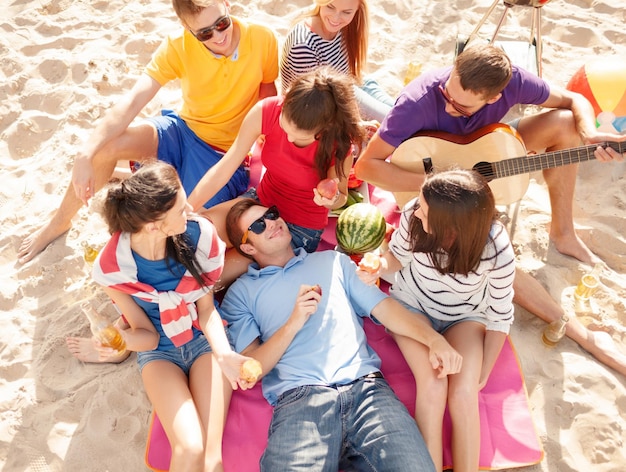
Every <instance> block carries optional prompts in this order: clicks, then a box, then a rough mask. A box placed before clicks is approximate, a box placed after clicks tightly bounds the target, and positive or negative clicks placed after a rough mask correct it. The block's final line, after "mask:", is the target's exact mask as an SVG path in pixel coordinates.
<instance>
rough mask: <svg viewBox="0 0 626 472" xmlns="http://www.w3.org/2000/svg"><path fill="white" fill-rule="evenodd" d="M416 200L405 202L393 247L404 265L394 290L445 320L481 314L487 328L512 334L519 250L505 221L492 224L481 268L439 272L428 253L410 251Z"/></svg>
mask: <svg viewBox="0 0 626 472" xmlns="http://www.w3.org/2000/svg"><path fill="white" fill-rule="evenodd" d="M413 204H414V200H413V201H411V202H409V203H407V205H406V206H405V207H404V210H403V213H402V217H401V219H400V226H399V228H398V230H396V231H395V232H394V234H393V236H392V239H391V242H390V244H389V250H390V251H391V252H392V254H393V255H394V256H395V257H396V259H398V261H400V263H401V264H402V269H401V270H400V271H398V272H397V273H396V274H395V282H394V284H393V286H392V287H391V289H390V294H391V295H392V296H393V297H394V298H397V299H398V300H401V301H403V302H404V303H407V304H408V305H410V306H412V307H415V308H417V309H418V310H420V311H421V312H422V313H425V314H427V315H429V316H431V317H432V318H436V319H439V320H444V321H453V320H459V319H463V318H466V317H469V316H479V317H484V318H486V319H487V329H488V330H492V331H501V332H504V333H508V332H509V329H510V327H511V324H512V323H513V311H514V307H513V279H514V276H515V254H514V253H513V248H512V246H511V242H510V240H509V236H508V234H507V232H506V230H505V229H504V227H503V226H502V224H501V223H499V222H495V223H494V224H493V226H492V228H491V233H490V236H491V238H490V240H489V241H488V242H487V244H486V245H485V248H484V250H483V254H482V258H481V261H480V263H479V265H478V267H477V268H476V269H475V270H474V271H472V272H470V273H469V274H468V275H467V276H463V275H459V274H446V275H442V274H440V273H439V272H438V271H437V270H436V269H435V268H434V267H433V265H432V264H431V262H430V260H429V257H428V256H427V255H426V254H425V253H413V252H411V251H410V250H409V243H408V241H409V233H408V227H409V217H410V216H411V214H412V213H413Z"/></svg>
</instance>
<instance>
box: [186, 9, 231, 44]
mask: <svg viewBox="0 0 626 472" xmlns="http://www.w3.org/2000/svg"><path fill="white" fill-rule="evenodd" d="M231 24H232V21H231V19H230V16H228V15H224V16H222V17H220V18H218V19H217V21H216V22H215V23H213V24H212V25H211V26H207V27H206V28H202V29H201V30H199V31H198V32H197V33H194V32H193V31H191V30H189V31H191V34H193V36H194V37H195V38H196V39H197V40H198V41H201V42H204V41H208V40H209V39H211V38H212V37H213V34H214V31H218V32H220V33H221V32H222V31H226V30H227V29H228V28H230V25H231Z"/></svg>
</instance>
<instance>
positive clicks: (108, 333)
mask: <svg viewBox="0 0 626 472" xmlns="http://www.w3.org/2000/svg"><path fill="white" fill-rule="evenodd" d="M80 309H81V310H82V311H83V313H84V314H85V316H87V319H88V320H89V327H90V329H91V332H92V334H93V335H94V336H95V338H96V339H97V340H98V341H100V342H101V343H102V344H103V345H104V346H107V347H110V348H113V349H115V350H116V351H117V352H119V353H120V354H121V353H122V352H124V351H125V350H126V342H125V341H124V338H123V337H122V335H121V334H120V332H119V331H118V330H117V328H115V326H113V325H112V324H111V322H110V321H109V320H107V319H106V318H105V317H103V316H102V315H101V314H100V313H98V312H97V311H96V310H95V309H94V307H93V306H91V303H89V302H85V303H83V304H82V305H81V306H80Z"/></svg>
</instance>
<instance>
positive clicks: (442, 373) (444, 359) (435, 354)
mask: <svg viewBox="0 0 626 472" xmlns="http://www.w3.org/2000/svg"><path fill="white" fill-rule="evenodd" d="M428 358H429V360H430V364H431V365H432V367H433V369H435V370H436V371H438V372H439V373H438V374H437V378H440V379H441V378H444V377H446V376H447V375H451V374H458V373H459V372H461V367H462V365H463V356H461V354H459V353H458V352H457V351H456V350H455V349H454V348H453V347H452V346H450V344H449V343H448V341H446V339H445V338H444V337H443V336H440V337H439V338H438V339H437V340H435V342H433V343H432V345H431V346H430V352H429V355H428Z"/></svg>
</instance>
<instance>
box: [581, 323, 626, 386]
mask: <svg viewBox="0 0 626 472" xmlns="http://www.w3.org/2000/svg"><path fill="white" fill-rule="evenodd" d="M585 344H586V345H584V346H582V347H583V348H585V349H586V350H587V351H588V352H589V353H590V354H592V355H593V356H594V357H595V358H597V359H598V360H599V361H601V362H602V363H603V364H606V365H608V366H609V367H611V368H613V369H615V370H616V371H617V372H619V373H620V374H622V375H626V355H625V354H624V353H623V352H621V351H620V349H619V348H618V347H617V345H616V343H615V340H614V339H613V338H612V337H611V335H610V334H609V333H606V332H604V331H591V330H588V342H587V343H585Z"/></svg>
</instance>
